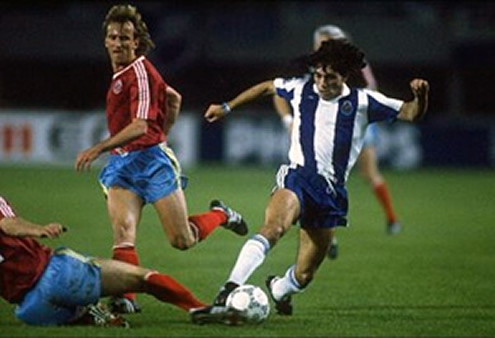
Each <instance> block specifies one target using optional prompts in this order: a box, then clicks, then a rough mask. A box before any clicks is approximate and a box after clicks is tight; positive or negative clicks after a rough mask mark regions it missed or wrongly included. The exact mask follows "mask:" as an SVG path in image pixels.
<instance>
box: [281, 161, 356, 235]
mask: <svg viewBox="0 0 495 338" xmlns="http://www.w3.org/2000/svg"><path fill="white" fill-rule="evenodd" d="M277 188H285V189H289V190H291V191H293V192H294V193H295V194H296V195H297V198H298V199H299V203H300V205H301V214H300V217H299V224H300V225H301V227H303V228H333V227H336V226H347V219H346V216H347V210H348V201H347V190H346V188H345V187H344V186H332V185H331V184H330V183H329V182H328V181H327V180H326V179H325V178H324V177H323V176H321V175H318V174H315V173H314V172H308V171H307V170H305V169H304V168H303V167H299V166H297V167H292V166H288V165H282V166H280V169H279V170H278V173H277V186H276V187H275V189H277Z"/></svg>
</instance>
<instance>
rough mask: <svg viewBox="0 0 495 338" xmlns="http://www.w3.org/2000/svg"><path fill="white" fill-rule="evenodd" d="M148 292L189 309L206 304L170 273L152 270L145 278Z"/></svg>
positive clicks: (164, 300)
mask: <svg viewBox="0 0 495 338" xmlns="http://www.w3.org/2000/svg"><path fill="white" fill-rule="evenodd" d="M145 280H146V290H147V291H146V292H147V293H149V294H151V295H153V296H155V297H156V298H157V299H159V300H161V301H162V302H167V303H171V304H174V305H176V306H178V307H180V308H181V309H183V310H186V311H188V310H189V309H192V308H197V307H203V306H206V305H205V304H204V303H203V302H201V301H200V300H198V299H197V298H196V297H195V296H194V295H193V294H192V292H191V291H189V290H188V289H187V288H186V287H185V286H183V285H182V284H180V283H179V282H177V281H176V280H175V279H173V278H172V277H170V276H168V275H164V274H161V273H158V272H152V273H150V274H148V275H147V276H146V278H145Z"/></svg>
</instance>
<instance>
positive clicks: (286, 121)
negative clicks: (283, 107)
mask: <svg viewBox="0 0 495 338" xmlns="http://www.w3.org/2000/svg"><path fill="white" fill-rule="evenodd" d="M292 120H293V117H292V115H291V114H287V115H284V117H282V124H283V125H284V127H285V129H287V130H290V127H291V125H292Z"/></svg>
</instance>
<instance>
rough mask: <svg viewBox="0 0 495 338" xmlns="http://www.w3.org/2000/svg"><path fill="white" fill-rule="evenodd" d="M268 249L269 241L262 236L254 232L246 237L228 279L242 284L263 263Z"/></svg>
mask: <svg viewBox="0 0 495 338" xmlns="http://www.w3.org/2000/svg"><path fill="white" fill-rule="evenodd" d="M268 250H270V243H269V242H268V240H267V239H266V238H265V237H264V236H262V235H260V234H256V235H254V236H253V237H251V238H250V239H248V240H247V241H246V243H244V246H243V247H242V249H241V252H239V256H238V257H237V261H236V263H235V265H234V268H233V269H232V271H231V273H230V277H229V280H228V281H229V282H234V283H236V284H239V285H243V284H244V283H245V282H246V281H247V280H248V278H249V277H250V276H251V274H252V273H253V272H254V271H255V270H256V269H257V268H258V267H259V266H260V265H261V264H262V263H263V261H264V260H265V257H266V254H267V252H268Z"/></svg>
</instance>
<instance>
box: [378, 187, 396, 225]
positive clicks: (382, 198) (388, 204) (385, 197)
mask: <svg viewBox="0 0 495 338" xmlns="http://www.w3.org/2000/svg"><path fill="white" fill-rule="evenodd" d="M374 192H375V195H376V197H377V198H378V201H379V202H380V204H381V205H382V207H383V209H384V210H385V214H386V215H387V220H388V222H389V223H394V222H395V221H396V219H395V213H394V209H393V208H392V200H391V198H390V194H389V193H388V189H387V185H386V184H385V182H382V183H379V184H377V185H375V187H374Z"/></svg>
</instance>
